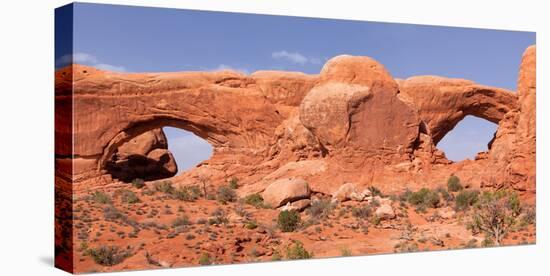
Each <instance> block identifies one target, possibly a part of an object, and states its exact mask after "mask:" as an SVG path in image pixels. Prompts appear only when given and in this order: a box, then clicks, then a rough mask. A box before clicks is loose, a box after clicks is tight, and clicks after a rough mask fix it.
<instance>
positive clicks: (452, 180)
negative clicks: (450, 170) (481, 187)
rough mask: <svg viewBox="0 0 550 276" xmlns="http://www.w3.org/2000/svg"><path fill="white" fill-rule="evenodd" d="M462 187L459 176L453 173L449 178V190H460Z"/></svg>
mask: <svg viewBox="0 0 550 276" xmlns="http://www.w3.org/2000/svg"><path fill="white" fill-rule="evenodd" d="M462 189H463V187H462V184H461V183H460V178H458V176H456V175H451V176H450V177H449V179H447V190H449V192H458V191H460V190H462Z"/></svg>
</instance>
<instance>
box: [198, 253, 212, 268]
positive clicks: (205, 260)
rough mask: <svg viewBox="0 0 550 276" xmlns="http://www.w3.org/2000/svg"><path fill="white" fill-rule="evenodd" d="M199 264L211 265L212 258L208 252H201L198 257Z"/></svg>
mask: <svg viewBox="0 0 550 276" xmlns="http://www.w3.org/2000/svg"><path fill="white" fill-rule="evenodd" d="M199 264H200V265H211V264H212V260H211V258H210V254H208V253H206V252H205V253H202V254H201V256H200V258H199Z"/></svg>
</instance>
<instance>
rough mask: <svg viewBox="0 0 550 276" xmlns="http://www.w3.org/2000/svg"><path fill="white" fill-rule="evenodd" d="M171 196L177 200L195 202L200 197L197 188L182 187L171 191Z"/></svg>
mask: <svg viewBox="0 0 550 276" xmlns="http://www.w3.org/2000/svg"><path fill="white" fill-rule="evenodd" d="M171 194H172V196H173V197H174V198H175V199H177V200H182V201H195V200H197V199H198V198H199V197H200V196H201V191H200V188H199V187H198V186H183V187H179V188H177V189H173V191H172V193H171Z"/></svg>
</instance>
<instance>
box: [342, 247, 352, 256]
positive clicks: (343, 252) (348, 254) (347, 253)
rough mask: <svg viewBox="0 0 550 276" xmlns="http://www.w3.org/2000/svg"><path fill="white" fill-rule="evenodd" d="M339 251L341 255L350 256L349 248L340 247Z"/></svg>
mask: <svg viewBox="0 0 550 276" xmlns="http://www.w3.org/2000/svg"><path fill="white" fill-rule="evenodd" d="M340 252H341V254H342V256H343V257H349V256H351V249H349V248H342V249H341V250H340Z"/></svg>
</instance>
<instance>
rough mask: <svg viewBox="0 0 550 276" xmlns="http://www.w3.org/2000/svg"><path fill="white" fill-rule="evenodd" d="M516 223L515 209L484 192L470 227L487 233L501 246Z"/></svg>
mask: <svg viewBox="0 0 550 276" xmlns="http://www.w3.org/2000/svg"><path fill="white" fill-rule="evenodd" d="M514 224H515V217H514V211H513V210H511V209H510V208H508V207H507V203H506V201H505V200H503V199H500V198H498V197H495V196H493V195H491V194H484V196H483V197H482V199H481V200H480V203H479V205H478V206H477V208H476V210H475V211H474V214H473V217H472V222H471V224H470V225H469V227H470V228H471V229H472V230H473V231H474V232H476V231H481V232H483V233H485V234H486V235H487V236H488V237H490V238H492V240H493V242H494V244H495V245H497V246H499V245H500V243H501V241H502V239H503V238H504V237H505V236H506V234H507V233H508V232H509V230H510V228H511V227H512V226H513V225H514Z"/></svg>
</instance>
